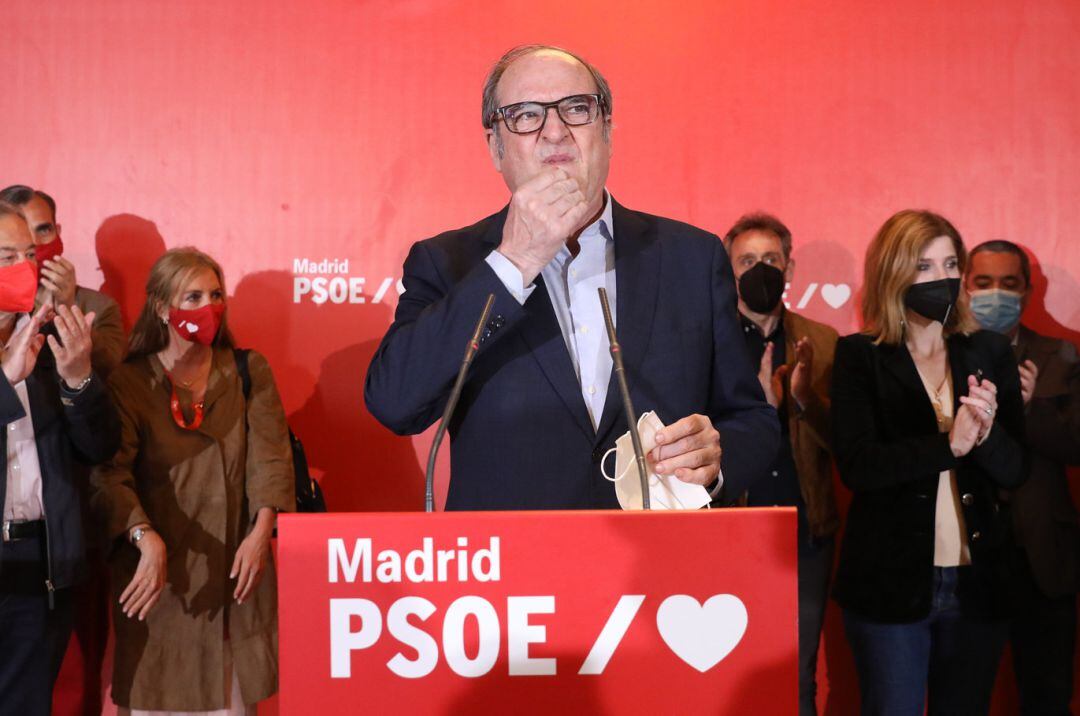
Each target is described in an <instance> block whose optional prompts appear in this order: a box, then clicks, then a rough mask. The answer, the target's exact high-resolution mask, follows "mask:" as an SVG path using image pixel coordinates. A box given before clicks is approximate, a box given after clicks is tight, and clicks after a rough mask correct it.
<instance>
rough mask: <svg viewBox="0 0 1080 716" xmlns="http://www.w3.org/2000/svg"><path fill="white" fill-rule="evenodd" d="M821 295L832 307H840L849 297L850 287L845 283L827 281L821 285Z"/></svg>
mask: <svg viewBox="0 0 1080 716" xmlns="http://www.w3.org/2000/svg"><path fill="white" fill-rule="evenodd" d="M821 297H822V298H824V299H825V303H827V304H829V305H830V306H832V307H833V308H840V307H841V306H843V305H844V304H845V303H847V300H848V299H849V298H851V287H849V286H848V285H847V284H846V283H837V284H832V283H827V284H825V285H824V286H822V287H821Z"/></svg>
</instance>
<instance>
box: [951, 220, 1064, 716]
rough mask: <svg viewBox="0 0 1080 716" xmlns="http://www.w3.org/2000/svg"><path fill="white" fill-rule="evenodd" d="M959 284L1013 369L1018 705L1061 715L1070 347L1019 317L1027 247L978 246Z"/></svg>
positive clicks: (1026, 292)
mask: <svg viewBox="0 0 1080 716" xmlns="http://www.w3.org/2000/svg"><path fill="white" fill-rule="evenodd" d="M968 266H969V268H968V272H967V278H966V287H967V290H968V292H969V294H970V298H971V304H972V309H973V311H974V313H975V315H976V317H977V318H978V319H979V320H980V322H981V323H982V324H983V327H985V328H988V329H991V330H996V331H999V332H1001V333H1004V334H1005V335H1006V336H1008V337H1009V338H1011V339H1012V342H1013V352H1014V353H1015V355H1016V359H1017V362H1018V363H1019V368H1020V379H1021V392H1022V395H1023V398H1024V412H1025V418H1026V447H1027V449H1028V451H1029V452H1030V463H1031V469H1030V473H1029V476H1028V480H1027V482H1025V483H1024V484H1023V485H1022V486H1021V487H1020V488H1019V489H1018V490H1016V492H1015V493H1013V495H1012V516H1013V528H1014V530H1015V533H1016V541H1017V545H1018V548H1019V549H1018V554H1017V555H1016V560H1015V561H1016V564H1015V569H1014V570H1013V571H1014V572H1015V576H1014V582H1015V584H1014V586H1015V593H1016V595H1017V598H1018V599H1017V605H1016V617H1015V618H1014V620H1013V624H1012V630H1011V631H1012V634H1011V636H1012V649H1013V667H1014V670H1015V672H1016V679H1017V685H1018V687H1019V691H1020V704H1021V711H1022V713H1023V714H1025V715H1026V714H1040V715H1048V716H1049V715H1055V716H1056V715H1058V714H1068V713H1070V712H1069V702H1070V701H1071V700H1072V690H1073V653H1074V651H1075V648H1076V594H1077V592H1078V591H1080V527H1078V524H1077V513H1076V507H1075V506H1074V504H1073V501H1072V498H1071V496H1070V494H1069V484H1068V480H1067V475H1066V467H1067V466H1070V465H1071V466H1076V465H1080V361H1078V359H1077V353H1076V347H1075V346H1074V345H1073V344H1072V343H1070V342H1068V341H1064V340H1060V339H1057V338H1050V337H1048V336H1042V335H1039V334H1038V333H1036V332H1035V331H1033V330H1031V329H1030V328H1027V327H1025V326H1022V325H1020V316H1021V314H1022V313H1023V310H1024V307H1025V306H1026V304H1027V301H1028V298H1029V297H1030V295H1031V267H1030V263H1029V261H1028V257H1027V254H1025V253H1024V251H1023V250H1022V249H1021V248H1020V247H1019V246H1017V245H1016V244H1014V243H1012V242H1009V241H1000V240H999V241H988V242H986V243H983V244H980V245H979V246H976V247H975V248H974V249H973V250H972V252H971V261H970V263H969V264H968Z"/></svg>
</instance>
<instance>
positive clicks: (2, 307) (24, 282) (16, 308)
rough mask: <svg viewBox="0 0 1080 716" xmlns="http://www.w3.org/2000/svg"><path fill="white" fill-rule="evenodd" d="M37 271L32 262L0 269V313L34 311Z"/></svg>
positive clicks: (23, 262)
mask: <svg viewBox="0 0 1080 716" xmlns="http://www.w3.org/2000/svg"><path fill="white" fill-rule="evenodd" d="M37 287H38V271H37V264H36V263H34V262H33V261H20V262H19V263H17V264H12V265H11V266H3V267H0V311H2V312H4V313H30V312H31V311H33V310H34V296H35V295H36V294H37Z"/></svg>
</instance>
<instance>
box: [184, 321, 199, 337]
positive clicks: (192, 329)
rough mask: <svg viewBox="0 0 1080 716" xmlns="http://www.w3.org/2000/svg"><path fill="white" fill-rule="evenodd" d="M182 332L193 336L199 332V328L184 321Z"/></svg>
mask: <svg viewBox="0 0 1080 716" xmlns="http://www.w3.org/2000/svg"><path fill="white" fill-rule="evenodd" d="M184 330H185V331H187V332H188V333H191V334H195V333H198V332H199V326H198V324H195V323H192V322H191V321H184Z"/></svg>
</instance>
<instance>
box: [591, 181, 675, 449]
mask: <svg viewBox="0 0 1080 716" xmlns="http://www.w3.org/2000/svg"><path fill="white" fill-rule="evenodd" d="M611 218H612V221H613V222H614V223H615V226H614V227H613V231H614V238H615V304H616V305H615V327H616V334H617V338H618V341H619V346H620V347H621V349H622V357H623V365H624V366H625V367H626V380H627V382H628V383H629V385H630V390H631V391H632V390H633V389H634V380H635V377H636V376H639V375H640V370H639V369H640V367H641V362H642V360H643V359H644V357H645V353H646V351H647V350H648V348H649V340H650V338H651V337H652V329H653V316H654V315H655V313H656V295H657V291H658V290H659V287H660V245H659V243H658V242H657V241H656V236H655V234H654V233H653V232H650V231H649V227H648V224H647V223H646V222H645V220H644V219H643V218H641V216H639V215H638V214H635V213H634V212H632V211H629V210H627V209H625V208H623V207H622V206H621V205H620V204H618V203H617V202H615V201H614V200H612V206H611ZM652 407H653V406H643V405H635V406H634V409H635V410H638V411H646V410H650V409H651V408H652ZM621 415H622V396H621V395H620V394H619V384H618V376H616V374H615V369H614V367H612V370H611V380H610V381H609V382H608V390H607V396H606V398H605V399H604V410H603V412H602V413H601V418H600V426H599V428H598V429H597V431H596V443H597V444H599V443H602V442H603V441H604V440H605V439H606V437H607V434H608V433H609V432H610V431H611V429H612V428H613V427H614V425H615V424H616V422H617V421H618V419H619V418H620V416H621ZM680 417H681V416H680Z"/></svg>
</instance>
